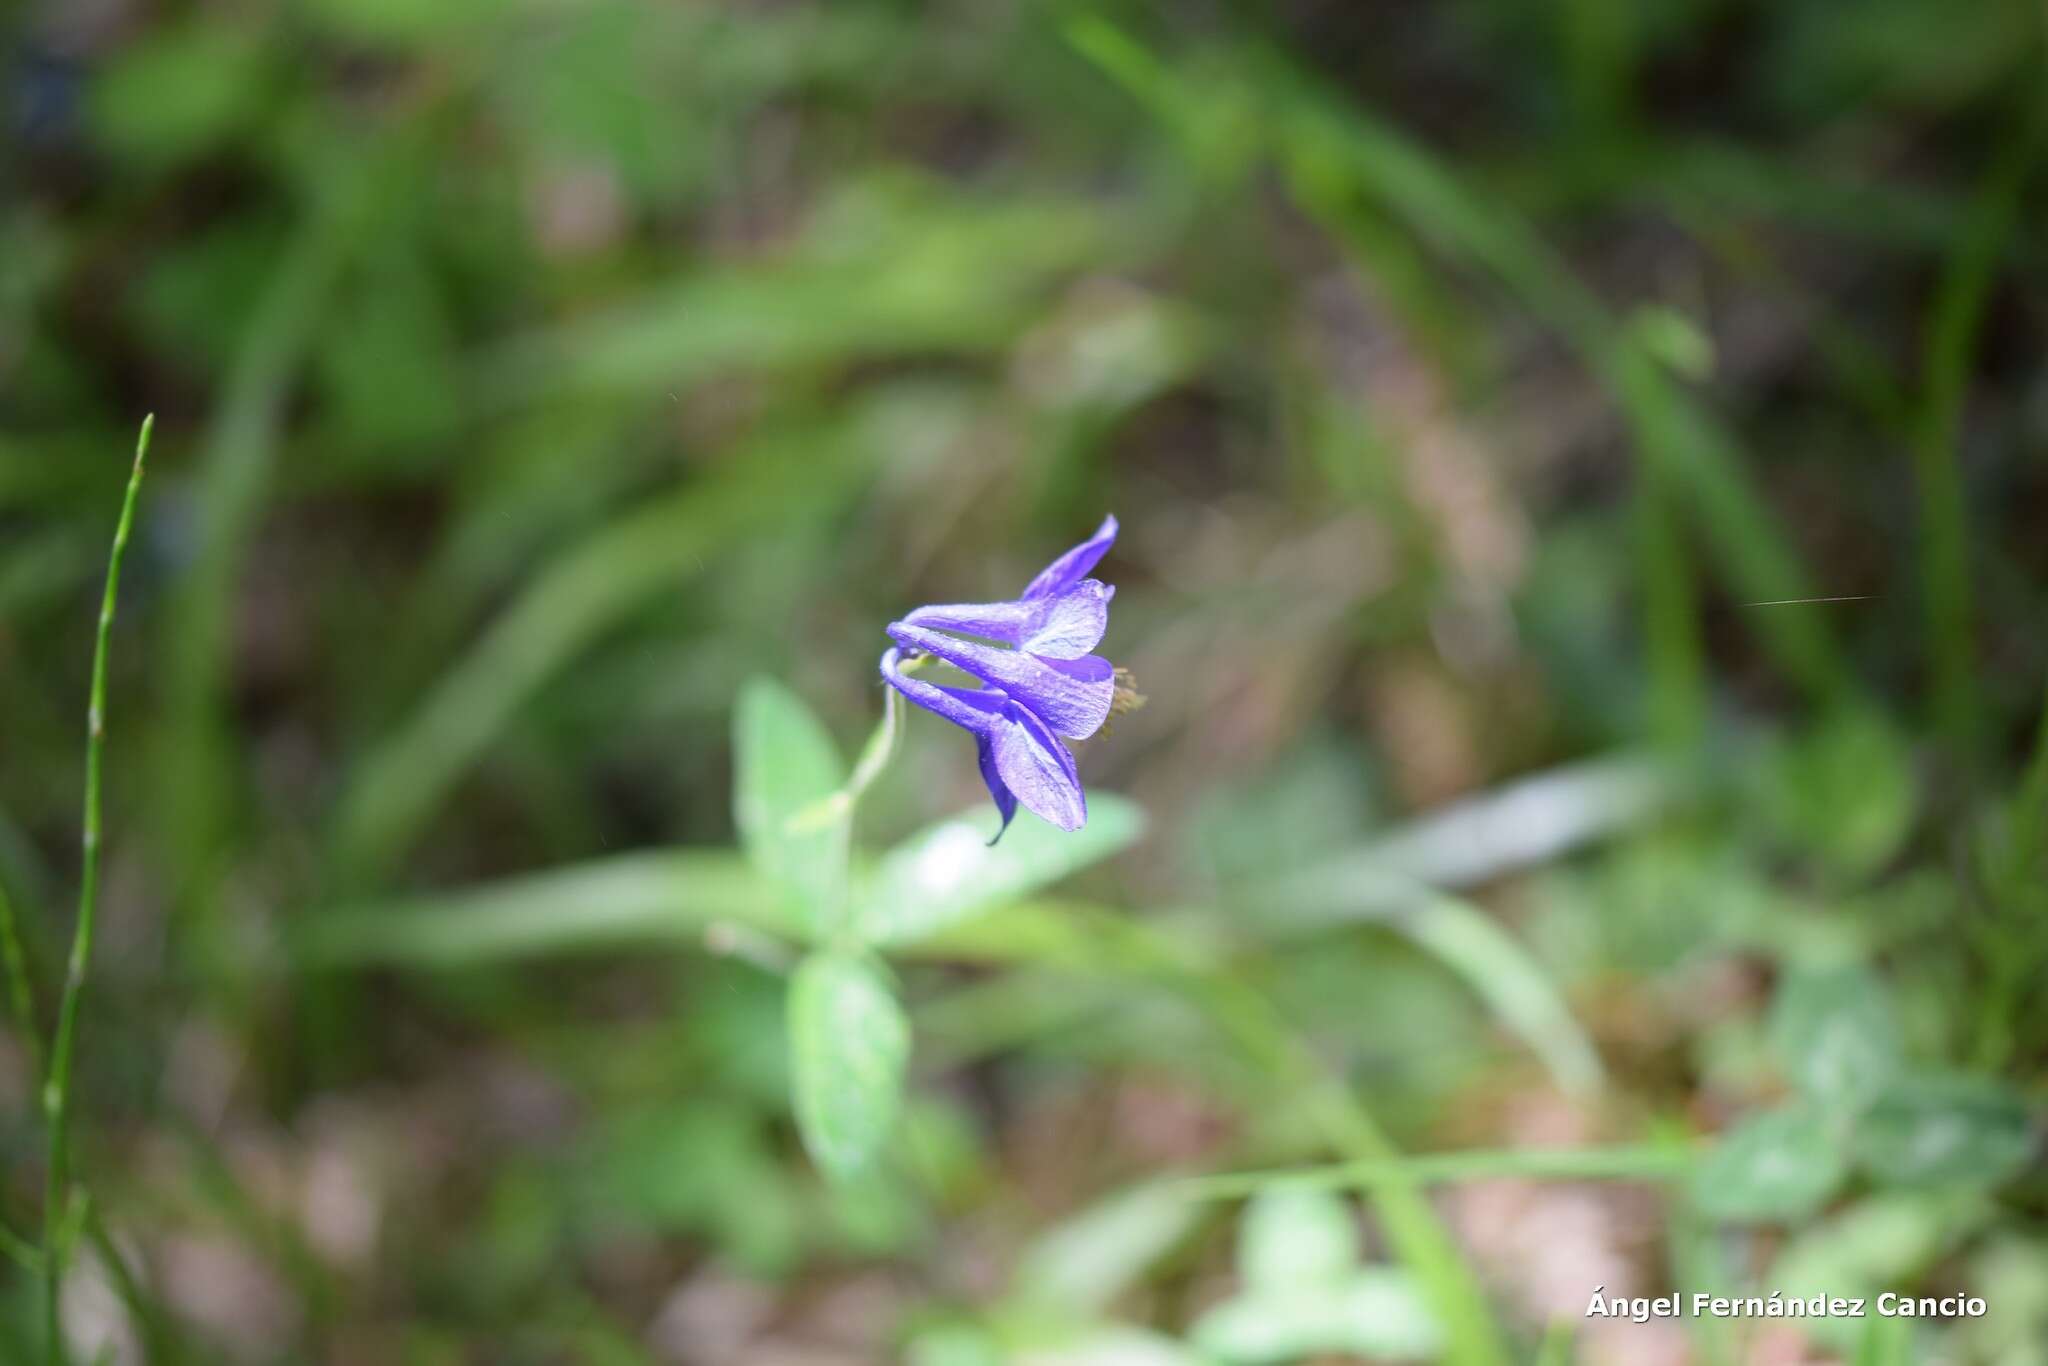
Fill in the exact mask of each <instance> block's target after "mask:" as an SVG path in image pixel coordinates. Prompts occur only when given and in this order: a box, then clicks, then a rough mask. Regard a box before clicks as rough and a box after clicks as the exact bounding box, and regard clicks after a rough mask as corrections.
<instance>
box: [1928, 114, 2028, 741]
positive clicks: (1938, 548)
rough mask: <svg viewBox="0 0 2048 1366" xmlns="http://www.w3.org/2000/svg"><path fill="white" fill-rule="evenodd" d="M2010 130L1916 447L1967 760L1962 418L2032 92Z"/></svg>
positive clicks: (2021, 160) (1956, 263) (1971, 227)
mask: <svg viewBox="0 0 2048 1366" xmlns="http://www.w3.org/2000/svg"><path fill="white" fill-rule="evenodd" d="M2028 103H2029V105H2030V106H2031V107H2030V108H2029V109H2028V110H2027V111H2026V113H2025V114H2024V115H2023V116H2022V117H2020V118H2017V119H2013V120H2010V121H2009V123H2008V129H2009V131H2008V133H2007V140H2006V143H2005V145H2004V146H2003V147H2002V148H2001V149H2000V152H1999V155H1998V159H1997V164H1996V165H1994V166H1993V168H1992V170H1991V173H1990V175H1989V176H1988V177H1987V178H1986V181H1985V184H1984V187H1983V189H1982V190H1981V191H1980V192H1979V194H1978V196H1977V200H1976V203H1975V204H1974V205H1973V207H1972V211H1971V214H1970V218H1969V221H1968V223H1967V225H1966V227H1965V230H1964V231H1963V232H1961V233H1959V234H1958V235H1957V236H1956V238H1955V241H1954V245H1953V246H1952V247H1951V249H1950V251H1949V256H1948V260H1947V262H1946V264H1945V266H1944V268H1943V270H1942V274H1941V283H1940V288H1939V290H1938V292H1937V293H1936V295H1935V300H1934V316H1933V321H1932V323H1931V324H1930V325H1929V327H1928V331H1927V340H1926V350H1925V360H1924V364H1923V369H1924V373H1925V383H1926V392H1925V396H1924V399H1923V406H1922V408H1921V411H1920V420H1919V421H1918V423H1916V424H1915V425H1916V430H1915V433H1914V440H1913V473H1914V479H1915V481H1916V484H1917V486H1918V489H1919V493H1920V501H1919V509H1918V510H1919V516H1920V543H1919V557H1920V591H1921V601H1922V604H1923V610H1924V611H1925V613H1926V627H1925V629H1926V633H1927V642H1926V647H1927V653H1928V666H1929V669H1930V671H1931V673H1932V675H1933V681H1934V682H1933V694H1934V716H1935V720H1936V722H1937V724H1938V725H1939V726H1940V727H1941V729H1942V731H1943V732H1944V734H1945V735H1946V737H1947V739H1948V741H1949V743H1950V744H1951V745H1954V746H1955V747H1956V748H1957V749H1959V750H1961V751H1962V752H1963V753H1964V754H1966V755H1967V754H1968V753H1969V752H1970V751H1971V750H1972V749H1974V747H1975V744H1976V739H1977V735H1978V731H1979V724H1978V722H1979V715H1980V706H1979V701H1978V691H1977V645H1976V638H1975V636H1976V629H1975V626H1974V624H1973V619H1974V617H1975V608H1974V606H1973V603H1972V591H1971V587H1970V558H1971V551H1970V528H1969V517H1968V511H1967V509H1966V508H1965V506H1964V499H1963V480H1962V470H1961V460H1962V452H1961V451H1960V450H1959V449H1958V448H1957V444H1958V441H1959V439H1960V436H1961V426H1962V409H1963V398H1964V394H1965V390H1966V389H1967V386H1968V383H1969V376H1970V366H1971V362H1972V360H1973V359H1974V358H1975V356H1976V349H1977V333H1978V331H1979V329H1980V326H1981V324H1982V322H1983V317H1984V308H1985V304H1986V301H1987V299H1988V298H1989V295H1990V292H1991V282H1992V278H1993V276H1994V274H1995V272H1996V270H1997V267H1998V264H1999V261H2000V260H2001V259H2002V258H2003V256H2004V255H2005V247H2006V243H2007V241H2008V240H2009V239H2010V238H2011V237H2012V235H2013V229H2014V228H2015V226H2016V225H2017V223H2018V220H2019V204H2020V192H2021V190H2022V189H2023V188H2024V186H2025V184H2026V180H2027V175H2028V173H2029V172H2030V171H2031V170H2032V169H2033V166H2034V161H2035V159H2036V155H2037V153H2038V152H2039V150H2040V146H2041V141H2042V130H2043V128H2044V127H2048V112H2044V111H2048V101H2044V100H2042V99H2041V98H2039V95H2038V92H2033V93H2030V95H2029V97H2028Z"/></svg>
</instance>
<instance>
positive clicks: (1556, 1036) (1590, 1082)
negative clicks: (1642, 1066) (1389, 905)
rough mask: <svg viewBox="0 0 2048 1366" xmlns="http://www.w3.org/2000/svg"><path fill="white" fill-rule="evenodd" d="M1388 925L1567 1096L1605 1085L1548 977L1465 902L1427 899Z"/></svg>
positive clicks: (1589, 1047)
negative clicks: (1472, 999)
mask: <svg viewBox="0 0 2048 1366" xmlns="http://www.w3.org/2000/svg"><path fill="white" fill-rule="evenodd" d="M1394 927H1395V928H1396V929H1398V930H1400V932H1401V933H1403V934H1405V935H1407V936H1408V937H1409V938H1410V939H1412V940H1414V941H1415V942H1416V943H1417V944H1419V945H1421V946H1422V947H1423V948H1425V949H1427V950H1428V951H1429V952H1430V953H1432V954H1434V955H1436V957H1437V958H1438V960H1439V961H1441V962H1442V963H1443V964H1444V965H1445V966H1446V967H1449V968H1450V969H1451V970H1452V971H1453V972H1456V973H1457V974H1458V975H1459V976H1461V977H1463V978H1464V979H1465V981H1466V982H1467V983H1469V984H1470V985H1471V987H1472V989H1473V991H1474V992H1476V993H1477V994H1478V996H1479V998H1480V999H1481V1000H1483V1001H1485V1002H1486V1004H1487V1006H1488V1008H1489V1009H1491V1010H1492V1011H1493V1013H1494V1014H1495V1015H1496V1016H1497V1017H1498V1018H1499V1019H1500V1021H1501V1023H1502V1024H1503V1025H1505V1026H1506V1027H1507V1028H1508V1029H1509V1030H1510V1031H1512V1032H1513V1033H1514V1034H1515V1035H1516V1036H1517V1037H1518V1038H1520V1039H1521V1040H1522V1041H1523V1042H1524V1043H1526V1044H1528V1046H1529V1048H1530V1051H1532V1052H1533V1053H1535V1054H1536V1056H1537V1057H1538V1058H1540V1059H1542V1060H1543V1065H1544V1067H1545V1068H1546V1069H1547V1070H1548V1071H1549V1073H1550V1075H1551V1077H1552V1079H1553V1080H1555V1081H1556V1082H1557V1084H1558V1087H1559V1089H1561V1090H1562V1091H1564V1092H1565V1093H1566V1094H1567V1095H1573V1096H1582V1097H1583V1096H1589V1095H1591V1094H1592V1093H1593V1092H1595V1091H1598V1090H1599V1089H1600V1088H1601V1087H1602V1086H1603V1085H1604V1084H1605V1081H1606V1077H1605V1073H1604V1072H1603V1071H1602V1069H1601V1067H1600V1055H1599V1054H1598V1053H1597V1052H1595V1051H1594V1048H1593V1042H1592V1040H1590V1039H1588V1038H1587V1037H1586V1033H1585V1031H1584V1030H1582V1029H1581V1028H1579V1022H1578V1021H1577V1020H1575V1019H1573V1018H1572V1014H1571V1011H1570V1010H1569V1009H1568V1008H1567V1007H1566V1005H1565V1003H1564V1001H1563V1000H1562V999H1561V998H1560V997H1559V996H1558V994H1557V989H1556V988H1555V987H1554V986H1552V985H1551V982H1550V978H1549V976H1548V974H1546V973H1545V972H1544V971H1543V968H1542V966H1541V965H1540V964H1539V963H1537V962H1536V960H1535V959H1534V958H1532V957H1530V956H1529V952H1528V950H1526V949H1524V948H1523V947H1522V946H1521V945H1520V944H1519V943H1517V942H1516V941H1515V940H1514V939H1513V938H1512V937H1511V936H1510V935H1509V934H1508V933H1507V932H1506V931H1505V930H1503V929H1501V927H1500V926H1499V925H1497V924H1495V923H1494V921H1493V919H1492V918H1491V917H1490V916H1488V915H1486V914H1485V913H1484V912H1483V911H1480V910H1479V909H1478V908H1477V907H1475V906H1473V905H1471V904H1470V903H1468V902H1464V901H1459V900H1457V899H1456V898H1453V897H1448V896H1432V897H1430V898H1428V900H1427V901H1425V902H1424V903H1423V904H1422V905H1421V906H1420V907H1418V908H1417V909H1416V911H1415V912H1414V913H1413V914H1411V915H1404V916H1400V917H1397V918H1396V919H1395V921H1394Z"/></svg>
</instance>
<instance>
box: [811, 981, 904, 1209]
mask: <svg viewBox="0 0 2048 1366" xmlns="http://www.w3.org/2000/svg"><path fill="white" fill-rule="evenodd" d="M789 1047H790V1076H791V1085H792V1086H793V1087H794V1088H795V1093H796V1094H795V1096H794V1098H793V1100H794V1105H795V1109H796V1118H797V1128H798V1129H799V1130H800V1131H801V1132H802V1134H803V1140H804V1147H805V1148H806V1149H807V1150H808V1151H809V1152H810V1154H811V1158H812V1160H814V1161H815V1162H816V1163H817V1164H818V1166H819V1167H820V1168H821V1169H822V1170H824V1171H825V1172H826V1173H827V1174H828V1175H830V1176H832V1177H835V1178H849V1177H854V1176H858V1175H860V1174H861V1173H863V1172H865V1171H867V1170H868V1168H869V1167H871V1166H872V1165H873V1163H874V1161H875V1158H876V1156H877V1155H878V1154H879V1153H880V1152H881V1149H882V1145H883V1144H884V1143H885V1142H887V1140H888V1138H889V1132H890V1130H891V1129H893V1128H894V1127H895V1124H896V1115H897V1112H898V1111H899V1110H900V1109H901V1108H902V1104H903V1075H904V1070H905V1068H906V1067H907V1066H908V1064H909V1061H910V1021H909V1019H908V1018H907V1017H906V1016H905V1015H904V1013H903V1007H902V1006H901V1005H899V1004H898V1003H897V1001H896V996H895V993H894V992H893V991H891V990H890V987H889V983H888V981H887V980H886V979H885V978H884V977H883V975H882V969H881V967H880V965H879V964H877V963H876V962H875V960H873V959H871V958H868V957H866V956H864V955H858V954H852V953H844V952H840V951H837V950H827V951H823V952H820V953H815V954H812V955H811V956H810V957H809V958H807V959H805V960H804V961H803V963H802V964H800V965H799V966H798V968H797V970H796V974H795V975H794V976H793V977H792V978H791V979H790V983H789Z"/></svg>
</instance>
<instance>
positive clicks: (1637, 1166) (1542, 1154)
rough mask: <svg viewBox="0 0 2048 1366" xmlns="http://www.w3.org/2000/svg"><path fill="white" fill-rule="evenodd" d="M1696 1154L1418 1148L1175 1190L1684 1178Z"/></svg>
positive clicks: (1650, 1146)
mask: <svg viewBox="0 0 2048 1366" xmlns="http://www.w3.org/2000/svg"><path fill="white" fill-rule="evenodd" d="M1694 1160H1695V1155H1694V1153H1693V1152H1692V1151H1691V1150H1690V1149H1688V1148H1686V1147H1684V1146H1681V1145H1679V1144H1673V1143H1646V1144H1638V1145H1635V1146H1629V1147H1616V1148H1506V1149H1495V1150H1485V1151H1477V1152H1448V1153H1422V1154H1419V1155H1417V1156H1413V1157H1390V1158H1381V1159H1376V1160H1372V1161H1364V1162H1332V1163H1327V1164H1325V1165H1323V1166H1318V1167H1286V1168H1279V1169H1276V1170H1273V1171H1262V1172H1224V1173H1219V1174H1217V1175H1215V1176H1196V1177H1190V1178H1188V1179H1187V1180H1185V1181H1179V1182H1175V1183H1174V1186H1173V1189H1174V1190H1176V1191H1178V1192H1180V1193H1181V1194H1183V1195H1185V1196H1187V1197H1188V1198H1190V1199H1195V1200H1237V1199H1242V1198H1243V1197H1245V1196H1248V1195H1256V1194H1258V1193H1259V1192H1261V1191H1264V1190H1269V1189H1273V1188H1276V1187H1283V1186H1304V1187H1308V1188H1311V1189H1320V1190H1364V1189H1367V1188H1369V1187H1372V1186H1376V1185H1383V1184H1385V1183H1387V1182H1393V1181H1399V1182H1406V1183H1409V1184H1412V1185H1434V1184H1445V1183H1450V1182H1457V1181H1492V1180H1498V1179H1502V1178H1509V1177H1512V1178H1515V1179H1518V1180H1534V1181H1672V1180H1678V1179H1681V1178H1683V1177H1684V1176H1685V1175H1686V1174H1687V1172H1688V1171H1690V1170H1691V1165H1692V1163H1693V1161H1694Z"/></svg>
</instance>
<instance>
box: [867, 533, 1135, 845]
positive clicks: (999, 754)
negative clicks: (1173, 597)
mask: <svg viewBox="0 0 2048 1366" xmlns="http://www.w3.org/2000/svg"><path fill="white" fill-rule="evenodd" d="M1115 540H1116V518H1114V517H1105V518H1103V519H1102V525H1101V526H1100V527H1099V528H1097V529H1096V532H1095V534H1094V535H1093V536H1091V537H1089V538H1088V539H1087V540H1085V541H1083V542H1082V543H1081V544H1079V545H1077V546H1075V547H1074V548H1073V549H1072V550H1069V551H1068V552H1067V553H1066V554H1064V555H1062V556H1060V557H1059V558H1058V559H1056V560H1054V561H1053V562H1052V563H1051V564H1049V565H1047V566H1046V567H1045V569H1044V570H1043V571H1041V572H1040V573H1039V575H1038V577H1037V578H1035V579H1033V580H1032V581H1031V582H1030V583H1029V584H1027V585H1026V586H1025V588H1024V592H1023V594H1022V596H1020V597H1018V598H1016V599H1014V600H1013V601H1010V602H986V603H957V604H952V605H948V606H940V607H920V608H918V609H917V610H916V611H915V612H912V613H911V614H910V615H909V616H907V617H905V618H903V620H901V621H897V622H891V623H890V625H889V638H890V639H891V640H894V641H895V642H896V644H897V646H898V648H897V649H893V650H890V651H889V652H888V653H887V654H885V655H883V656H882V677H883V678H884V679H885V680H887V682H888V683H889V685H890V686H891V687H893V688H895V689H896V690H897V691H898V692H900V693H902V694H903V695H904V696H905V697H907V698H909V699H910V700H911V701H912V702H914V703H916V704H917V705H918V706H920V707H923V708H924V709H925V710H926V711H929V712H935V713H937V714H938V715H940V716H943V717H945V718H946V719H947V720H948V721H951V722H952V723H953V724H954V725H956V726H960V727H962V728H963V729H965V730H968V731H970V732H972V733H973V735H974V740H975V745H976V748H977V749H978V751H979V753H980V758H981V778H982V781H983V782H985V783H987V784H988V790H989V795H990V796H991V797H993V798H995V803H996V810H997V812H998V813H1000V814H1001V816H1002V818H1003V825H1002V829H999V830H998V831H997V832H996V838H997V839H1000V838H1002V831H1003V830H1007V829H1008V828H1009V826H1010V818H1011V817H1012V816H1014V815H1016V813H1017V807H1018V805H1019V804H1020V803H1021V804H1022V805H1023V806H1024V808H1025V809H1026V810H1027V811H1031V812H1034V813H1035V814H1037V815H1039V816H1042V817H1044V818H1045V819H1046V820H1047V821H1048V822H1050V823H1051V824H1053V825H1056V826H1058V827H1059V828H1060V829H1062V830H1078V829H1080V828H1081V827H1082V826H1083V825H1085V824H1086V823H1087V821H1088V798H1087V794H1086V793H1084V792H1083V791H1082V790H1081V778H1080V775H1079V774H1078V773H1077V772H1076V771H1075V769H1074V756H1073V754H1072V753H1071V752H1070V751H1069V750H1068V749H1067V747H1066V746H1065V745H1064V744H1062V743H1060V740H1059V738H1058V737H1059V736H1062V735H1064V736H1067V737H1068V738H1070V739H1074V740H1083V739H1086V738H1087V737H1088V736H1090V735H1093V734H1094V733H1095V732H1096V730H1097V729H1098V728H1099V727H1100V726H1101V725H1102V723H1103V721H1104V720H1105V719H1106V718H1107V717H1108V716H1109V711H1110V704H1111V701H1112V699H1113V698H1114V696H1115V693H1116V678H1115V674H1116V671H1115V669H1114V668H1112V667H1111V665H1110V662H1109V661H1108V660H1106V659H1104V658H1103V657H1102V656H1100V655H1095V654H1090V653H1089V651H1090V650H1092V649H1094V648H1095V645H1096V643H1097V642H1098V641H1100V640H1101V639H1102V633H1103V631H1104V629H1105V628H1106V627H1107V626H1108V624H1109V600H1110V598H1111V597H1113V596H1114V595H1115V593H1116V590H1115V589H1114V588H1111V587H1110V586H1109V585H1108V584H1105V583H1103V582H1102V581H1100V580H1099V579H1091V578H1088V577H1086V575H1087V573H1088V571H1089V570H1091V569H1093V568H1094V567H1095V565H1096V562H1097V561H1098V560H1100V559H1101V558H1102V557H1103V556H1104V555H1105V554H1107V553H1108V551H1109V547H1110V545H1111V543H1112V542H1114V541H1115ZM945 632H956V633H959V634H953V635H948V634H944V633H945ZM961 635H968V636H979V637H981V641H976V640H963V639H961V638H960V637H961ZM982 641H998V642H1001V644H1000V645H989V644H983V643H982ZM917 655H934V656H936V657H937V658H939V659H942V660H944V661H945V662H946V663H948V664H951V665H953V666H954V667H955V668H957V669H960V670H961V671H963V672H965V673H968V674H971V675H973V676H974V677H975V678H976V679H979V680H980V681H981V684H982V686H981V687H980V688H955V687H949V686H947V685H946V684H943V683H927V682H925V681H924V680H923V679H919V678H913V677H911V676H910V675H909V674H907V673H906V672H904V669H903V665H904V662H905V660H906V657H910V658H914V657H915V656H917Z"/></svg>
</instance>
